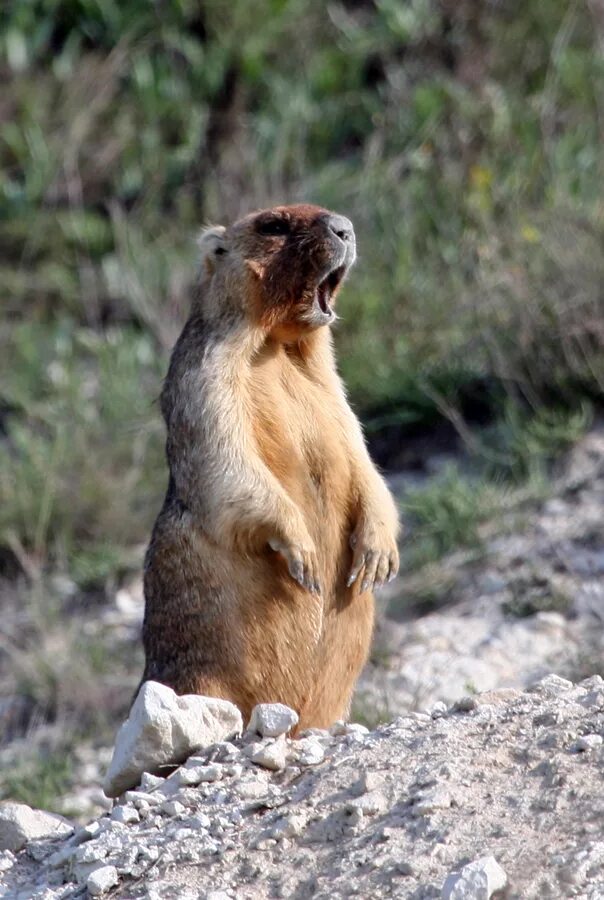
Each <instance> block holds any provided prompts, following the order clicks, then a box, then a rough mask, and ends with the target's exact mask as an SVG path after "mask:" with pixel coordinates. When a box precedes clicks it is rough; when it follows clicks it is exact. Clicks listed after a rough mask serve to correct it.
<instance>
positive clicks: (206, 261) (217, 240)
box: [197, 225, 227, 275]
mask: <svg viewBox="0 0 604 900" xmlns="http://www.w3.org/2000/svg"><path fill="white" fill-rule="evenodd" d="M225 234H226V228H225V227H224V225H212V226H211V227H209V228H204V229H203V231H202V232H201V234H200V235H199V237H198V238H197V246H198V247H199V250H200V256H201V259H200V262H201V266H202V269H203V271H204V272H207V274H208V275H212V273H213V272H214V271H215V269H216V262H217V260H218V259H219V258H220V256H222V255H223V254H224V253H227V246H226V241H225Z"/></svg>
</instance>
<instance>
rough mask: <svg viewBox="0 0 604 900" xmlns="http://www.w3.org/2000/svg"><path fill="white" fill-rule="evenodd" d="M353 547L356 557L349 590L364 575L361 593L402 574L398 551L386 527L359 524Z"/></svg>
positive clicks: (353, 561) (348, 581)
mask: <svg viewBox="0 0 604 900" xmlns="http://www.w3.org/2000/svg"><path fill="white" fill-rule="evenodd" d="M350 546H351V547H352V550H353V556H352V566H351V567H350V574H349V575H348V580H347V582H346V584H347V585H348V587H350V586H351V585H353V584H354V582H355V581H356V580H357V578H358V577H359V575H360V574H361V572H363V580H362V582H361V592H364V591H368V590H371V589H372V588H378V587H381V586H382V585H384V584H386V582H388V581H392V579H393V578H394V577H395V575H396V573H397V572H398V566H399V557H398V548H397V546H396V541H395V540H394V538H393V537H392V535H391V534H390V532H389V531H388V530H387V529H386V528H385V526H383V525H381V524H379V525H377V526H372V525H370V524H368V523H363V524H360V525H358V526H357V528H356V529H355V531H354V532H353V533H352V535H351V536H350Z"/></svg>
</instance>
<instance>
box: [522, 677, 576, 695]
mask: <svg viewBox="0 0 604 900" xmlns="http://www.w3.org/2000/svg"><path fill="white" fill-rule="evenodd" d="M573 688H574V684H573V683H572V681H569V680H568V679H567V678H561V677H560V676H559V675H554V674H551V675H545V676H544V677H543V678H541V679H539V681H537V682H535V684H532V685H531V686H530V687H529V689H528V690H529V691H531V692H533V693H540V694H548V695H549V696H551V697H556V696H557V695H558V694H565V693H566V692H567V691H572V689H573Z"/></svg>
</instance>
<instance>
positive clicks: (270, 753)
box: [248, 737, 287, 772]
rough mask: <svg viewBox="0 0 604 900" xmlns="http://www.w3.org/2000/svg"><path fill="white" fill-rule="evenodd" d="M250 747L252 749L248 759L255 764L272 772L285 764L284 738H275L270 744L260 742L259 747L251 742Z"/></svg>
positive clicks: (282, 767)
mask: <svg viewBox="0 0 604 900" xmlns="http://www.w3.org/2000/svg"><path fill="white" fill-rule="evenodd" d="M251 747H252V748H254V749H253V750H252V752H251V754H250V759H251V760H252V762H253V763H256V765H258V766H263V768H265V769H271V770H272V771H274V772H278V771H279V770H280V769H284V768H285V766H286V764H287V757H286V746H285V738H283V737H281V738H277V739H276V740H274V741H272V742H271V743H270V744H260V746H259V747H257V745H254V744H252V745H251ZM248 749H249V748H248Z"/></svg>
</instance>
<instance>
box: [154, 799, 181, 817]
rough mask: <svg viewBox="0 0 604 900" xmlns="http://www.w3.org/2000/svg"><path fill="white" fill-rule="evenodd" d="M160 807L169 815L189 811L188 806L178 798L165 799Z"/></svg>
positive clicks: (177, 814)
mask: <svg viewBox="0 0 604 900" xmlns="http://www.w3.org/2000/svg"><path fill="white" fill-rule="evenodd" d="M160 809H161V811H162V812H164V813H166V815H167V816H180V815H182V814H183V813H185V812H186V811H187V807H186V806H185V805H184V804H183V803H179V801H178V800H165V801H164V802H163V803H162V805H161V807H160Z"/></svg>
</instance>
